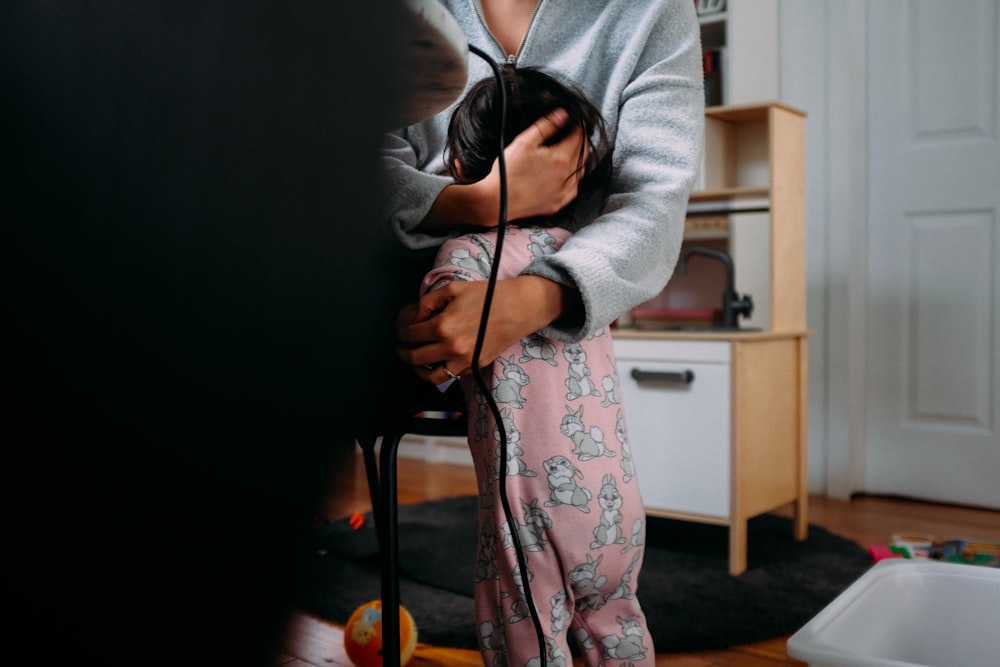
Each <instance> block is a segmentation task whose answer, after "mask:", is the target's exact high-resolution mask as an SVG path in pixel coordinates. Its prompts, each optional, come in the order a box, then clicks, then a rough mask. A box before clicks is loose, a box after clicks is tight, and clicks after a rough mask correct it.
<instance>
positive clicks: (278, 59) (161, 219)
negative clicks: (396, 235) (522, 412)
mask: <svg viewBox="0 0 1000 667" xmlns="http://www.w3.org/2000/svg"><path fill="white" fill-rule="evenodd" d="M397 13H398V9H397V6H396V3H395V2H390V1H388V0H385V1H383V0H363V1H357V2H354V1H347V2H343V1H334V2H330V1H329V0H311V1H306V2H299V1H296V2H287V1H284V0H282V1H277V0H276V1H274V2H261V1H256V0H239V1H223V2H176V1H169V0H163V1H149V0H127V1H126V0H119V1H110V2H86V3H81V2H70V1H62V0H54V1H51V0H50V1H46V0H26V1H20V0H16V1H10V2H4V3H3V4H2V7H0V86H2V88H0V90H2V97H3V114H4V128H5V131H4V140H3V148H2V151H0V164H2V165H3V167H2V173H0V218H2V219H3V222H2V238H0V313H2V314H0V319H2V331H3V334H2V335H3V341H2V347H0V350H2V351H0V442H2V451H3V463H2V471H3V473H2V474H3V482H2V485H3V489H4V492H3V500H2V512H3V517H2V521H0V523H2V526H3V534H4V543H5V545H6V546H5V547H4V558H3V570H2V581H3V584H4V590H3V591H2V596H3V597H2V599H3V604H4V606H5V607H6V612H7V613H6V614H5V618H7V619H8V620H7V621H5V623H4V632H3V635H4V636H6V638H7V641H5V646H4V654H5V657H7V658H11V657H13V656H11V654H18V653H19V652H22V651H23V655H24V656H26V657H28V658H29V659H30V662H32V663H37V662H41V663H42V664H52V663H55V662H64V661H66V660H71V661H73V662H81V661H85V660H86V659H88V658H90V659H93V661H94V664H101V665H118V664H122V665H125V664H128V665H182V664H206V665H223V664H233V665H240V666H241V667H246V666H249V665H256V664H260V665H270V664H273V663H274V657H273V656H274V651H275V650H276V649H277V648H278V646H279V644H280V640H281V636H282V634H283V632H284V627H285V623H286V621H287V614H288V611H289V609H288V606H289V601H290V599H291V594H290V591H291V585H292V581H293V579H294V575H295V573H294V571H293V567H292V564H293V563H294V557H295V553H296V547H297V546H298V543H299V541H300V539H301V538H302V536H303V534H304V532H303V531H305V530H306V529H307V528H309V520H310V519H311V517H312V516H313V515H314V513H315V511H316V506H317V503H318V501H319V499H320V497H321V496H322V494H323V492H324V486H325V484H326V481H327V479H328V478H329V471H330V466H331V465H336V464H337V463H338V459H341V458H344V459H347V458H349V457H350V456H351V455H352V453H353V443H352V440H351V437H350V433H349V431H348V429H346V428H344V423H345V420H346V419H347V417H348V416H349V415H350V414H351V411H352V410H353V408H354V406H353V405H352V404H351V401H352V400H353V397H354V396H356V395H357V394H358V391H357V389H358V385H359V384H363V383H365V382H370V379H369V378H368V377H367V376H366V368H365V363H366V358H370V357H372V356H373V355H375V354H381V355H384V354H385V351H384V350H378V351H376V350H373V349H372V347H371V346H372V344H371V343H369V341H371V340H373V339H372V337H371V336H368V335H366V332H365V330H364V326H365V325H366V323H368V322H371V321H372V318H371V317H370V315H371V314H372V313H373V312H374V311H375V310H376V309H377V308H378V304H376V303H372V302H371V299H370V296H369V295H368V294H367V293H366V290H365V286H364V284H363V282H362V281H361V280H360V277H362V276H370V275H372V273H373V271H372V269H373V267H372V266H370V265H369V264H370V263H371V262H372V261H373V260H372V257H373V254H374V253H373V252H371V250H372V248H373V246H374V244H375V236H376V230H377V223H376V217H377V209H376V207H377V204H378V202H379V201H380V200H381V197H380V196H379V180H378V167H377V164H378V147H379V144H380V136H381V133H382V131H384V130H385V129H387V127H388V126H389V124H390V123H391V120H390V118H392V117H393V107H394V104H395V99H394V93H393V91H394V90H395V81H396V79H395V77H396V71H397V65H398V63H396V62H395V59H396V57H397V56H396V54H395V51H394V48H393V45H394V44H395V43H397V40H396V37H397V34H396V26H397V22H396V18H397ZM10 619H13V620H10ZM25 662H26V663H27V662H28V660H26V661H25Z"/></svg>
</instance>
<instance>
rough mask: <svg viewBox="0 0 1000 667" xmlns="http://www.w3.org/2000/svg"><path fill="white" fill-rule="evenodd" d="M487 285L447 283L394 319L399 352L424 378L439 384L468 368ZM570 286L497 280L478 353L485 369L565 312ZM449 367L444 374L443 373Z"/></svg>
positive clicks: (519, 279)
mask: <svg viewBox="0 0 1000 667" xmlns="http://www.w3.org/2000/svg"><path fill="white" fill-rule="evenodd" d="M486 288H487V283H486V282H485V281H476V282H452V283H449V284H448V285H445V286H444V287H441V288H440V289H436V290H434V291H432V292H430V293H428V294H426V295H424V296H423V297H422V298H421V299H420V300H419V301H418V302H416V303H413V304H410V305H408V306H406V307H404V308H403V310H402V311H401V312H400V313H399V317H398V318H397V321H396V325H397V326H396V334H397V337H398V339H399V347H398V350H397V352H398V354H399V356H400V358H401V359H402V360H403V361H405V362H406V363H408V364H409V365H411V366H412V367H413V368H414V370H415V371H416V373H417V374H418V375H419V376H420V377H422V378H423V379H425V380H427V381H429V382H433V383H435V384H440V383H442V382H444V381H446V380H448V378H449V377H450V376H449V374H448V372H450V373H452V374H454V375H466V374H468V373H470V372H471V370H472V362H473V359H472V357H473V354H474V352H475V347H476V338H477V336H478V334H479V323H480V318H481V316H482V312H483V303H484V301H485V298H486ZM569 291H570V290H569V288H566V287H563V286H562V285H559V284H558V283H555V282H552V281H550V280H548V279H546V278H541V277H538V276H518V277H516V278H509V279H507V280H498V281H497V283H496V289H495V291H494V293H493V303H492V307H491V308H490V315H489V321H488V323H487V329H486V337H485V338H484V340H483V347H482V350H481V351H480V355H479V363H480V365H481V366H488V365H489V364H491V363H492V362H493V361H494V360H496V358H497V357H498V356H500V354H501V353H503V352H504V351H505V350H507V349H508V348H509V347H511V346H512V345H514V344H516V343H517V342H518V341H520V339H521V338H523V337H524V336H527V335H528V334H530V333H533V332H535V331H538V330H539V329H542V328H544V327H546V326H548V325H549V324H550V323H551V322H552V321H554V320H555V319H557V318H558V317H559V316H560V315H561V314H562V313H563V311H564V308H565V305H566V304H567V303H570V301H569V297H570V295H569ZM445 368H447V369H448V372H446V371H445Z"/></svg>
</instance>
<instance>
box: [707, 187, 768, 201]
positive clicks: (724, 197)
mask: <svg viewBox="0 0 1000 667" xmlns="http://www.w3.org/2000/svg"><path fill="white" fill-rule="evenodd" d="M770 195H771V190H770V188H766V187H763V188H713V189H711V190H696V191H694V192H692V193H691V196H690V197H689V198H688V201H690V202H693V203H696V202H710V201H728V200H732V199H752V198H756V199H760V198H763V199H767V198H768V197H769V196H770Z"/></svg>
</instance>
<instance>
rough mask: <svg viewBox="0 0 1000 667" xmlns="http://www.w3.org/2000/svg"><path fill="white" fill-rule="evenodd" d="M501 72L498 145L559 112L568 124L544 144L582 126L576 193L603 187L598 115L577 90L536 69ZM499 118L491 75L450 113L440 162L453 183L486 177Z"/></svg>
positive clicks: (605, 149) (604, 161)
mask: <svg viewBox="0 0 1000 667" xmlns="http://www.w3.org/2000/svg"><path fill="white" fill-rule="evenodd" d="M502 72H503V80H504V85H505V88H506V93H507V118H506V124H505V127H504V134H505V136H504V141H503V145H504V146H506V145H507V144H509V143H510V142H511V141H512V140H513V139H514V137H515V136H517V135H518V134H520V133H521V132H522V131H523V130H525V129H527V128H528V127H530V126H531V124H532V123H534V122H535V121H536V120H538V119H539V118H541V117H542V116H544V115H545V114H547V113H549V112H550V111H554V110H555V109H558V108H563V109H565V110H566V112H567V113H568V114H569V121H568V122H567V123H566V124H565V125H564V126H563V128H562V130H561V131H560V132H558V133H557V134H556V135H555V136H554V137H552V138H551V139H550V140H549V142H548V143H549V144H556V143H558V142H559V141H560V140H562V139H563V138H565V137H566V136H567V135H568V134H569V133H571V132H573V131H574V130H575V129H576V128H577V127H582V128H583V134H584V136H585V137H586V139H587V150H586V151H584V150H583V147H582V145H581V152H580V160H579V164H578V169H580V170H582V172H583V177H582V179H581V181H580V193H581V194H589V193H592V192H596V191H598V190H600V189H602V188H604V187H605V186H606V185H607V181H608V179H609V178H610V175H611V148H610V142H609V141H608V137H607V131H606V129H605V126H604V119H603V118H602V117H601V113H600V111H598V109H597V108H596V107H595V106H594V105H593V104H591V103H590V102H589V101H588V100H587V99H586V97H584V95H583V94H582V93H581V92H580V91H579V90H577V89H576V88H574V87H572V86H570V85H567V84H564V83H561V82H559V81H557V80H556V79H554V78H553V77H551V76H549V75H548V74H545V73H544V72H542V71H540V70H538V69H536V68H531V67H523V68H518V67H514V66H513V65H504V66H503V67H502ZM499 116H500V98H499V95H498V94H497V83H496V78H495V77H492V76H490V77H488V78H486V79H483V80H482V81H480V82H478V83H476V84H475V85H474V86H472V88H470V89H469V92H468V94H467V95H466V96H465V98H464V99H462V101H461V102H460V103H459V104H458V106H457V107H456V108H455V111H454V113H453V114H452V117H451V123H450V124H449V126H448V141H447V145H446V147H445V160H446V162H447V164H448V168H449V170H450V171H451V174H452V176H454V177H455V180H456V182H458V183H475V182H476V181H479V180H482V179H483V178H485V177H486V176H487V174H489V173H490V170H491V169H492V168H493V163H494V162H495V161H496V159H497V155H498V153H499V144H500V142H499V138H498V135H499V131H500V118H499ZM574 204H575V202H574ZM574 204H570V205H569V206H568V207H566V209H563V211H560V215H566V214H569V213H570V212H571V211H570V210H569V209H571V207H572V206H573V205H574Z"/></svg>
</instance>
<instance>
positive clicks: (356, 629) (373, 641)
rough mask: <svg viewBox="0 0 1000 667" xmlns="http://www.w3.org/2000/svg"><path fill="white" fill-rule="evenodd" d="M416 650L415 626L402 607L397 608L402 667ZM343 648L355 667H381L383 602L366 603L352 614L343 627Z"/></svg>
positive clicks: (408, 613)
mask: <svg viewBox="0 0 1000 667" xmlns="http://www.w3.org/2000/svg"><path fill="white" fill-rule="evenodd" d="M416 647H417V625H416V623H414V622H413V617H412V616H410V612H408V611H407V610H406V608H405V607H400V608H399V662H400V665H401V666H405V665H406V663H407V662H409V661H410V658H412V657H413V651H414V649H416ZM344 649H345V650H346V651H347V657H348V658H350V659H351V662H353V663H354V665H355V667H382V601H381V600H372V601H371V602H366V603H365V604H363V605H361V606H360V607H358V608H357V609H355V610H354V613H353V614H351V617H350V618H349V619H347V626H346V627H345V628H344Z"/></svg>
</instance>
